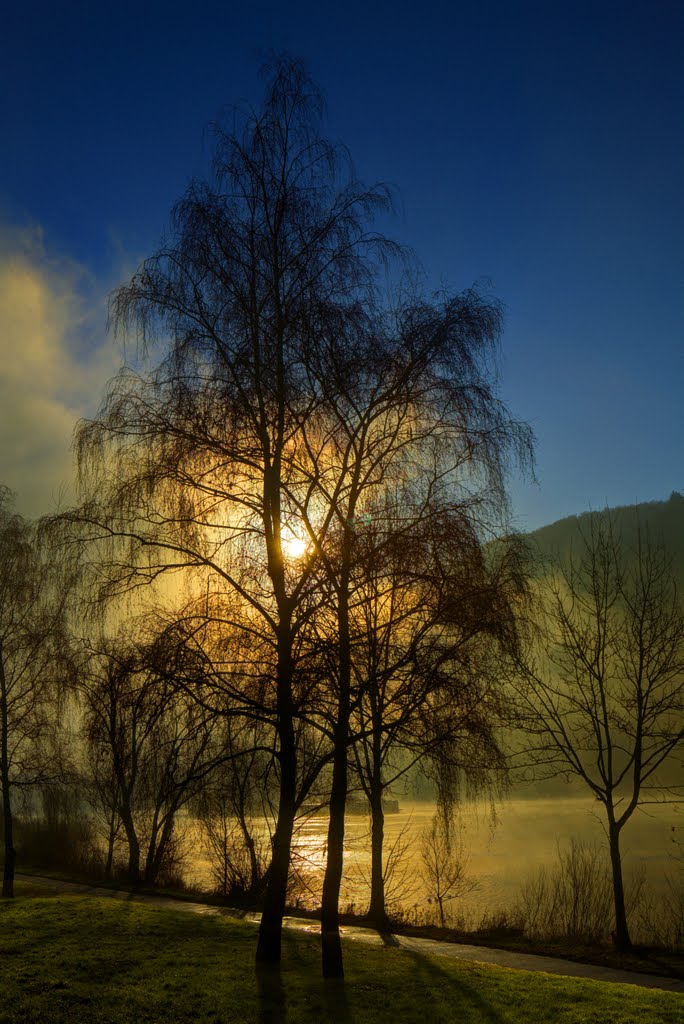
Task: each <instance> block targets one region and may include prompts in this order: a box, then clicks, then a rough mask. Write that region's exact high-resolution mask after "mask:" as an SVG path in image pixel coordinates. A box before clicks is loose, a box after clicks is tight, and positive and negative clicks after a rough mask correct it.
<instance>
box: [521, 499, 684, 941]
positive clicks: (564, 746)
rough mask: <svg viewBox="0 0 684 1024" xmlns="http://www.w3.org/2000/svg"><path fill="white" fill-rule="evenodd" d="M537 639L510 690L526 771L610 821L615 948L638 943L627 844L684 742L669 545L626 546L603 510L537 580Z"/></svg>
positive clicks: (642, 541) (682, 641)
mask: <svg viewBox="0 0 684 1024" xmlns="http://www.w3.org/2000/svg"><path fill="white" fill-rule="evenodd" d="M539 616H540V622H539V624H538V628H539V633H538V636H537V638H536V641H535V643H534V644H533V645H530V647H529V649H528V651H527V655H526V657H524V658H523V659H522V660H521V661H520V663H519V675H518V678H517V680H516V682H515V683H514V687H515V692H516V693H517V698H518V705H519V711H520V715H521V722H522V725H523V727H524V729H525V730H526V732H527V739H526V742H525V745H524V749H523V750H521V751H520V752H519V754H518V761H519V763H520V764H525V763H526V764H528V765H529V764H531V765H533V766H534V767H535V769H536V770H537V771H538V772H541V773H544V774H547V775H549V774H562V775H565V776H576V777H577V778H579V779H580V780H581V781H582V782H583V783H584V784H585V785H586V786H587V788H588V789H589V791H590V792H591V793H592V794H593V795H594V796H595V797H596V800H597V801H598V802H599V803H600V805H601V806H602V808H603V812H604V814H605V827H606V832H607V837H608V845H609V851H610V861H611V868H612V881H613V903H614V912H615V934H614V938H615V943H616V945H617V946H618V947H619V948H620V949H628V948H629V946H630V944H631V943H630V934H629V928H628V921H627V912H626V909H625V891H624V882H623V870H622V857H621V852H620V838H621V834H622V830H623V828H624V826H625V825H626V824H627V822H628V821H629V819H630V818H631V817H632V815H633V814H634V812H635V811H636V809H637V808H638V807H639V806H640V804H641V803H642V802H645V801H646V799H647V797H648V795H649V794H648V792H647V791H646V790H645V786H646V784H649V785H650V786H653V785H656V784H657V783H658V781H659V779H658V772H659V769H662V768H665V767H666V766H667V763H668V761H669V760H670V759H671V758H672V757H673V756H674V755H676V753H677V751H678V750H679V749H681V745H682V742H683V741H684V614H683V612H682V607H681V604H680V601H679V598H678V594H677V589H676V585H675V581H674V577H673V574H672V571H671V566H670V562H669V560H668V558H667V555H666V553H665V552H664V550H663V549H662V548H661V547H659V546H658V545H656V544H653V543H651V542H650V541H649V539H648V537H647V536H645V535H644V533H643V531H639V533H638V538H637V543H636V547H635V548H634V549H631V550H625V548H624V546H623V545H622V542H621V538H620V533H619V530H618V527H617V525H616V523H615V521H614V518H613V517H612V516H611V515H610V513H608V512H607V511H606V512H604V513H601V514H597V513H594V514H591V515H589V516H588V518H587V519H586V520H585V525H584V529H583V530H582V533H581V536H580V544H579V550H576V551H572V552H571V555H570V558H569V561H567V562H565V563H563V564H559V563H556V564H554V565H552V566H551V567H550V569H549V571H548V574H547V575H545V576H543V577H542V578H541V579H540V582H539Z"/></svg>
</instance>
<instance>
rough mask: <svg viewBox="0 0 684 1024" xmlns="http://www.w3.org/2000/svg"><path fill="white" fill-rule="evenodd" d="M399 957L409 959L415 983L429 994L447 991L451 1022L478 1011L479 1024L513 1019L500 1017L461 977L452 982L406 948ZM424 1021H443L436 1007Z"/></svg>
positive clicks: (497, 1023)
mask: <svg viewBox="0 0 684 1024" xmlns="http://www.w3.org/2000/svg"><path fill="white" fill-rule="evenodd" d="M402 955H404V956H408V957H410V958H411V960H412V961H413V963H414V966H415V978H416V981H417V982H422V984H423V985H424V986H425V988H426V989H427V990H428V991H431V992H433V993H436V992H438V991H439V990H440V989H443V988H447V989H448V990H449V995H448V1000H449V1003H450V1008H451V1013H452V1014H453V1019H454V1020H459V1018H461V1017H465V1019H469V1016H468V1015H467V1011H468V1010H475V1011H477V1013H478V1015H479V1016H478V1017H477V1019H478V1020H480V1021H482V1024H506V1022H507V1021H510V1020H513V1019H515V1018H511V1017H508V1016H505V1017H502V1016H501V1014H500V1012H499V1011H498V1010H497V1009H495V1008H494V1007H493V1006H492V1005H491V1003H490V1002H489V1001H488V1000H487V999H486V998H485V997H484V995H483V993H482V991H481V989H480V988H476V987H475V986H474V985H472V984H470V983H469V982H468V981H466V980H465V979H464V978H463V977H462V976H461V977H458V978H455V977H454V976H453V975H452V974H451V973H449V972H448V971H444V970H442V969H441V968H440V967H439V966H438V965H437V964H436V963H435V962H434V960H431V959H430V958H428V957H426V956H424V955H422V954H420V953H417V952H415V951H414V950H409V949H406V948H405V947H404V952H403V954H402ZM426 1019H432V1020H436V1021H437V1020H440V1019H442V1017H441V1014H440V1012H439V1010H438V1009H437V1007H435V1008H434V1015H433V1014H432V1013H429V1014H426ZM450 1019H451V1017H450Z"/></svg>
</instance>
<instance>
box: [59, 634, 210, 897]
mask: <svg viewBox="0 0 684 1024" xmlns="http://www.w3.org/2000/svg"><path fill="white" fill-rule="evenodd" d="M168 640H169V637H168V635H167V634H163V635H162V636H161V637H159V636H158V637H154V638H147V640H145V639H140V640H139V641H138V642H137V643H136V642H131V641H130V640H123V639H122V638H121V637H119V638H118V639H117V640H110V641H109V642H107V643H103V644H102V645H101V647H100V650H97V651H93V652H92V653H91V656H90V659H89V664H88V665H87V666H86V667H84V669H83V670H82V673H81V679H80V687H79V688H80V692H81V696H82V699H83V712H84V727H85V734H86V740H87V745H88V748H89V752H90V764H91V770H92V773H93V782H94V786H95V793H96V795H97V803H98V804H99V805H100V807H104V809H105V812H106V816H107V819H108V823H109V836H108V839H109V841H108V866H109V868H110V870H111V860H112V855H113V844H114V840H115V837H116V835H117V833H118V831H119V829H120V828H123V831H124V833H125V835H126V842H127V846H128V868H127V874H128V877H129V879H130V880H131V881H132V882H134V883H135V882H139V881H140V880H141V878H144V881H145V882H147V883H150V884H153V883H154V882H155V881H156V880H157V879H158V877H159V875H160V872H161V871H162V869H163V867H164V865H165V864H166V862H167V860H168V857H169V854H170V852H171V850H172V848H173V838H174V830H175V827H176V820H177V815H178V812H179V811H180V810H181V809H182V808H183V807H185V806H186V805H187V804H188V803H189V802H190V801H191V800H192V799H193V797H195V796H196V794H197V792H198V790H199V789H200V787H201V786H202V785H203V783H204V780H205V779H206V778H207V776H209V775H211V773H212V772H213V771H214V770H215V769H216V767H217V766H218V765H219V764H221V763H222V761H223V760H225V757H226V755H225V753H224V752H223V751H221V750H216V749H215V745H214V744H212V717H211V716H209V715H207V714H206V713H205V711H204V710H203V709H202V707H201V706H200V705H199V704H198V703H197V702H196V701H194V700H193V699H192V698H191V697H190V696H189V695H188V693H187V692H186V691H185V690H184V689H183V687H182V681H183V679H182V674H183V672H184V671H185V672H187V671H188V665H187V664H186V665H184V664H183V661H184V659H183V658H182V657H179V656H178V652H177V651H175V650H170V649H169V647H168ZM171 666H172V668H173V671H172V672H171V671H169V668H170V667H171Z"/></svg>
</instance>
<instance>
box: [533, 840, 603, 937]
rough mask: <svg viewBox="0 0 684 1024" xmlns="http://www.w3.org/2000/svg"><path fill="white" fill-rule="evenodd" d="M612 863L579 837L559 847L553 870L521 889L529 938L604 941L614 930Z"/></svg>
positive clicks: (600, 851) (538, 875)
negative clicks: (564, 847) (567, 844)
mask: <svg viewBox="0 0 684 1024" xmlns="http://www.w3.org/2000/svg"><path fill="white" fill-rule="evenodd" d="M612 900H613V892H612V882H611V873H610V865H609V864H608V862H607V860H606V858H605V854H604V853H603V851H602V850H601V849H600V848H598V847H596V846H594V845H593V844H591V843H587V842H584V841H582V840H580V839H577V838H574V837H573V838H572V839H571V840H570V845H569V846H568V847H567V848H566V849H562V848H561V847H560V845H559V846H558V860H557V863H556V864H555V866H553V867H552V868H549V869H547V868H545V867H542V868H540V869H539V870H538V871H537V873H536V874H535V875H533V876H532V877H531V878H529V879H528V880H527V881H525V882H524V883H523V885H522V886H521V894H520V903H519V906H518V913H519V916H520V918H521V920H522V921H523V922H524V929H525V932H526V934H527V935H529V936H531V937H534V938H561V937H562V938H571V939H578V940H581V941H585V942H586V941H588V942H604V941H606V940H607V939H609V938H610V932H611V929H612V927H613V910H612Z"/></svg>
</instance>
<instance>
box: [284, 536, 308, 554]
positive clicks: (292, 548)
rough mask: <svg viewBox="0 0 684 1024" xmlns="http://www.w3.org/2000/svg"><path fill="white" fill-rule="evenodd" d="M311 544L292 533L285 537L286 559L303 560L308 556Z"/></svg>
mask: <svg viewBox="0 0 684 1024" xmlns="http://www.w3.org/2000/svg"><path fill="white" fill-rule="evenodd" d="M308 546H309V542H308V541H306V540H303V539H302V538H301V537H296V536H295V535H294V534H292V533H288V534H284V535H283V554H284V555H285V557H286V558H292V559H295V558H303V557H304V555H305V554H306V551H307V548H308Z"/></svg>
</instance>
